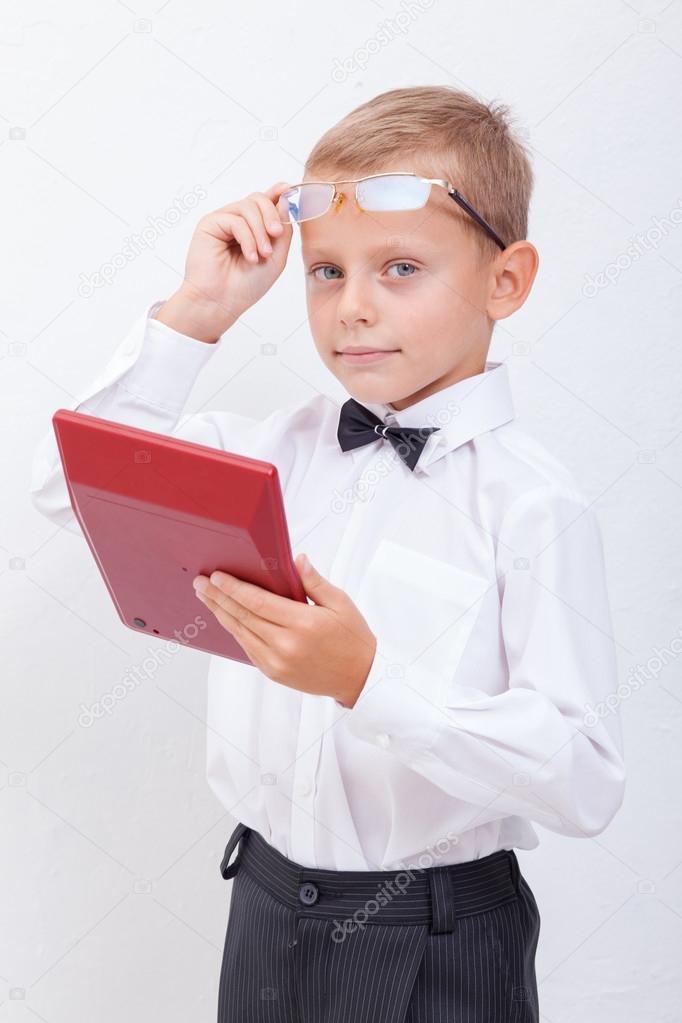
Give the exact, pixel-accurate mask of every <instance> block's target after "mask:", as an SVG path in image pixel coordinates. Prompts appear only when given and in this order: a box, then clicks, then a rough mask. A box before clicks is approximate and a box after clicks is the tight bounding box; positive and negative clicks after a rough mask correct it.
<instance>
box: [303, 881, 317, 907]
mask: <svg viewBox="0 0 682 1023" xmlns="http://www.w3.org/2000/svg"><path fill="white" fill-rule="evenodd" d="M319 896H320V892H319V890H318V887H317V885H314V884H312V882H310V881H306V883H305V884H302V885H301V887H300V888H299V889H298V897H299V900H300V901H301V902H302V903H303V905H304V906H312V905H313V903H315V902H317V900H318V898H319Z"/></svg>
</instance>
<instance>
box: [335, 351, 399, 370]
mask: <svg viewBox="0 0 682 1023" xmlns="http://www.w3.org/2000/svg"><path fill="white" fill-rule="evenodd" d="M399 351H400V349H399V348H395V349H388V348H344V349H343V351H341V352H337V353H336V354H337V355H338V356H339V357H340V358H341V359H343V361H344V362H345V363H347V364H348V365H349V366H364V365H365V364H366V363H368V362H381V361H382V360H383V359H387V358H388V357H389V356H391V355H397V354H398V352H399Z"/></svg>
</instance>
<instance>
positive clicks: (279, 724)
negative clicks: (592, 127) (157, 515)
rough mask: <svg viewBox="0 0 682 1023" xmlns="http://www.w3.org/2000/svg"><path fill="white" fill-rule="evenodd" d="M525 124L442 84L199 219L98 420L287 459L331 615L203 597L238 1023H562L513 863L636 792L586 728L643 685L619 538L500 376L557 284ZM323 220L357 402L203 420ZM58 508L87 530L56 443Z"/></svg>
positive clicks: (119, 358) (317, 294) (608, 743)
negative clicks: (599, 710)
mask: <svg viewBox="0 0 682 1023" xmlns="http://www.w3.org/2000/svg"><path fill="white" fill-rule="evenodd" d="M504 111H505V108H501V109H498V110H495V109H494V108H493V107H492V105H490V106H489V105H486V104H482V103H480V102H478V101H477V100H475V99H474V98H472V97H471V96H469V95H467V94H465V93H461V92H458V91H455V90H453V89H450V88H445V87H430V86H429V87H421V88H410V89H394V90H391V91H389V92H386V93H383V94H382V95H379V96H377V97H375V98H374V99H372V100H370V101H369V102H367V103H365V104H363V105H362V106H360V107H358V108H357V109H356V110H354V111H352V112H351V113H350V114H349V115H348V116H347V117H345V118H344V119H343V120H342V121H340V122H339V123H338V124H336V125H335V126H333V127H332V128H331V129H330V130H329V131H328V132H327V133H326V134H325V135H324V136H323V137H322V138H321V139H320V141H319V142H318V143H317V145H316V146H315V147H314V149H313V151H312V153H311V154H310V156H309V158H308V161H307V163H306V166H305V172H304V182H302V183H299V184H297V185H295V186H288V185H287V184H286V183H283V182H280V183H279V184H278V185H274V186H272V188H270V189H269V190H268V191H266V192H263V193H261V192H254V193H252V194H251V195H250V196H248V197H247V198H245V199H244V200H242V201H240V202H236V203H231V204H229V205H227V206H225V207H223V208H222V209H220V210H216V211H215V212H214V213H212V214H209V215H207V216H205V217H203V218H202V220H201V221H200V222H199V224H198V227H197V229H196V231H195V234H194V237H193V239H192V243H191V246H190V250H189V254H188V257H187V264H186V273H185V279H184V281H183V284H182V286H181V287H180V288H179V290H178V291H177V292H176V293H175V294H174V295H172V296H171V297H170V298H169V299H168V300H167V301H166V302H156V303H154V305H152V307H151V308H150V309H149V310H148V311H147V312H146V313H145V315H144V316H142V317H140V319H139V320H138V321H137V323H136V324H135V326H134V327H133V329H132V332H131V334H130V335H129V337H128V338H126V339H125V340H124V342H123V343H122V345H121V346H120V348H119V349H118V351H117V352H116V353H115V355H114V357H113V359H112V360H111V362H110V363H109V365H108V366H107V368H106V369H105V371H104V372H103V374H102V375H101V376H100V377H99V378H98V379H97V380H95V381H93V383H92V384H91V386H90V387H89V388H88V389H87V391H86V393H85V394H84V395H83V398H82V399H81V401H80V404H78V405H77V406H76V407H77V408H78V409H79V410H81V411H84V412H88V413H90V414H96V415H98V416H101V417H104V418H109V419H114V420H117V421H121V422H127V423H131V424H134V425H138V426H141V427H144V428H147V429H153V430H157V431H159V432H165V433H173V434H175V435H176V436H179V437H183V438H186V439H188V440H194V441H198V442H200V443H204V444H212V445H213V446H215V447H219V448H225V449H227V450H230V451H235V452H238V453H241V454H246V455H250V456H252V457H255V458H263V459H267V460H270V461H272V462H274V463H275V464H276V465H277V468H278V471H279V475H280V481H281V483H282V490H283V494H284V499H285V505H286V511H287V519H288V522H289V525H290V528H291V530H292V535H293V539H294V541H296V540H299V541H300V542H301V543H304V546H305V550H306V551H307V552H309V553H310V556H311V561H312V566H314V567H312V566H308V567H306V565H305V562H304V558H303V557H302V556H301V555H299V557H298V558H297V565H298V568H299V572H300V573H301V578H302V581H303V584H304V587H305V590H306V592H307V594H308V595H309V597H310V598H311V600H312V601H313V603H310V604H306V605H303V604H300V603H298V602H295V601H290V600H287V599H285V598H282V597H279V596H277V595H274V594H271V593H269V592H268V591H267V590H264V589H261V588H260V587H257V586H253V585H251V584H250V583H248V582H245V581H242V580H238V579H235V578H234V577H232V576H230V575H228V574H227V573H224V572H221V573H212V574H211V576H210V578H207V577H205V576H198V577H197V578H196V579H195V580H194V584H195V588H196V592H197V597H198V599H200V600H201V601H202V602H203V604H204V607H205V608H206V613H212V614H214V615H216V617H217V618H218V620H219V621H220V622H221V624H222V625H223V626H224V627H225V628H226V629H228V630H229V631H230V632H232V633H233V635H234V636H235V638H236V639H237V640H238V642H239V643H240V644H241V645H242V646H243V647H244V649H245V651H246V652H247V654H248V655H249V657H250V659H251V661H252V664H249V665H246V664H241V663H238V662H233V661H229V660H226V659H223V658H219V657H211V659H210V664H209V701H208V725H209V727H208V731H207V769H208V778H209V783H210V785H211V787H212V788H213V790H214V792H215V793H216V795H217V796H218V798H219V799H220V800H221V801H222V802H223V804H224V805H225V806H226V807H227V808H228V809H229V810H230V811H231V812H232V813H233V815H234V816H235V818H236V819H238V820H239V824H238V826H237V828H236V829H235V831H234V832H233V834H232V836H231V838H230V840H229V842H228V843H227V847H226V850H225V856H224V858H223V861H222V864H221V872H222V874H223V877H225V878H231V877H233V878H234V882H233V886H232V893H231V905H230V915H229V920H228V926H227V933H226V939H225V948H224V953H223V960H222V968H221V974H220V985H219V1011H218V1018H219V1021H220V1023H237V1021H239V1023H249V1021H254V1023H255V1021H260V1020H268V1021H273V1023H274V1021H282V1023H284V1021H293V1020H305V1021H306V1023H308V1021H310V1023H321V1021H326V1020H330V1021H331V1020H334V1021H349V1023H350V1021H353V1023H399V1021H405V1023H430V1021H436V1020H438V1021H444V1020H447V1021H457V1023H484V1021H485V1023H494V1021H505V1023H507V1021H512V1020H513V1021H517V1023H529V1021H537V1020H538V1019H539V1008H538V993H537V983H536V976H535V952H536V946H537V941H538V935H539V927H540V916H539V912H538V907H537V904H536V902H535V898H534V896H533V894H532V891H531V889H530V887H529V885H528V883H527V882H526V880H525V878H524V877H523V875H522V873H521V872H520V869H519V864H518V860H517V858H516V854H515V852H514V848H515V847H518V848H521V849H532V848H535V847H536V846H537V844H538V838H537V836H536V833H535V831H534V829H533V826H532V823H533V822H535V823H537V824H541V825H544V826H545V827H546V828H549V829H550V830H552V831H555V832H558V833H561V834H565V835H569V836H574V837H581V836H586V837H589V836H593V835H596V834H598V833H600V832H601V831H602V830H603V829H604V828H605V827H606V826H607V824H608V823H609V821H610V820H611V819H612V817H613V815H614V814H615V812H616V811H617V809H618V807H619V806H620V804H621V802H622V798H623V791H624V765H623V758H622V740H621V733H620V723H619V720H618V718H617V716H616V714H612V715H610V716H608V717H606V718H599V717H597V720H596V721H595V720H593V719H594V717H595V715H594V714H592V715H591V717H590V723H589V724H587V717H586V708H587V707H589V706H591V705H593V704H594V703H595V702H597V701H600V700H602V699H603V698H604V697H605V696H606V695H607V694H608V693H609V692H611V691H613V690H614V689H615V688H616V685H617V676H616V663H615V655H614V645H613V641H612V638H611V622H610V609H609V604H608V598H607V591H606V585H605V572H604V561H603V553H602V547H601V537H600V533H599V527H598V524H597V521H596V518H595V516H594V513H593V512H592V510H591V508H590V506H589V505H588V504H587V503H586V501H585V499H584V498H583V497H582V496H581V494H580V492H579V490H578V488H577V487H576V485H575V481H574V479H573V478H572V476H571V475H570V473H569V472H568V470H567V469H565V468H564V467H563V466H562V465H561V464H560V463H558V462H557V461H556V459H555V458H554V457H553V456H552V455H551V454H550V453H549V452H548V451H546V450H545V449H544V448H543V447H541V446H540V445H539V444H538V443H537V442H535V441H534V440H532V439H531V438H530V437H529V436H527V435H525V434H524V433H523V432H522V431H521V430H520V429H519V428H518V426H517V424H516V423H515V421H514V409H513V404H512V400H511V393H510V388H509V380H508V376H507V367H506V365H505V363H504V362H490V361H487V352H488V348H489V344H490V339H491V335H492V328H493V326H494V323H495V321H497V320H500V319H504V318H505V317H507V316H510V315H511V314H512V313H513V312H515V311H516V310H517V309H519V308H520V307H521V305H522V304H523V302H524V301H525V299H526V297H527V295H528V293H529V291H530V289H531V287H532V284H533V281H534V278H535V274H536V271H537V266H538V256H537V251H536V250H535V248H534V246H533V245H531V243H530V242H528V241H527V240H525V236H526V233H527V216H528V205H529V200H530V194H531V190H532V172H531V169H530V166H529V162H528V159H527V156H526V153H525V152H524V150H523V147H522V146H521V145H520V143H519V142H518V140H516V139H515V138H514V136H513V134H512V132H511V130H510V128H509V126H508V124H507V123H506V121H505V117H504ZM313 181H314V182H321V183H320V184H315V185H311V184H310V182H313ZM284 192H286V193H287V194H286V195H284V197H283V193H284ZM294 223H298V224H299V230H300V233H301V241H302V255H303V260H304V267H305V272H306V293H307V306H308V314H309V320H310V326H311V330H312V334H313V337H314V341H315V345H316V348H317V351H318V353H319V355H320V357H321V359H322V361H323V362H324V364H325V365H326V366H327V367H328V368H329V369H330V370H331V372H332V373H333V374H334V376H335V377H337V378H338V380H339V381H340V382H341V383H342V384H343V386H344V388H345V389H346V390H347V391H348V392H349V394H350V395H351V396H352V397H351V398H349V399H348V401H346V402H345V403H344V404H343V406H342V408H341V409H340V410H339V408H338V407H337V406H336V405H335V403H334V402H332V401H331V400H330V399H329V398H327V397H326V396H325V395H323V394H314V395H313V396H312V397H311V398H309V399H306V400H305V401H303V402H300V403H298V404H297V405H295V406H289V407H286V408H283V409H278V410H276V411H275V412H272V413H270V414H269V415H267V416H265V418H263V419H262V420H255V419H248V418H246V417H243V416H239V415H237V414H235V413H228V412H222V411H215V412H199V413H196V414H193V415H185V416H182V415H181V413H182V408H183V406H184V403H185V401H186V399H187V397H188V395H189V392H190V390H191V388H192V385H193V382H194V380H195V379H196V376H197V374H198V373H199V371H200V369H201V368H202V366H203V365H204V364H205V363H206V362H207V361H208V359H209V358H210V356H211V354H212V352H213V351H215V348H214V345H215V343H216V342H217V341H218V340H219V339H220V338H221V337H222V336H223V335H224V334H225V333H226V332H228V342H227V343H229V328H230V326H232V325H233V324H234V322H235V321H236V320H237V319H238V318H239V316H240V315H241V314H242V312H244V311H245V310H246V309H248V308H249V307H250V306H252V305H253V304H254V303H255V302H256V301H257V300H258V299H259V298H260V297H261V296H262V295H263V294H264V293H265V292H266V291H267V290H268V288H269V287H270V286H271V285H272V283H273V282H274V281H275V280H276V279H277V277H278V276H279V275H280V273H281V271H282V269H283V267H284V265H285V262H286V258H287V254H288V250H289V246H290V242H291V237H292V233H293V224H294ZM337 275H338V276H337ZM354 349H355V351H353V350H354ZM362 349H364V355H363V353H362ZM368 350H369V352H368ZM285 359H286V356H285ZM32 490H33V494H34V501H35V504H36V506H37V507H38V508H39V510H40V511H42V512H43V513H44V514H46V515H49V516H50V517H51V518H52V519H54V520H55V521H56V522H59V523H60V524H63V525H65V526H67V528H69V526H70V527H71V528H73V521H74V520H73V518H72V516H71V514H70V510H69V501H68V496H67V494H66V490H65V486H64V480H63V476H62V474H61V470H60V465H59V459H58V455H57V452H56V448H55V445H54V441H53V439H52V436H51V434H50V432H49V431H48V434H47V436H46V437H45V438H44V440H43V442H42V444H41V447H40V449H39V451H38V452H37V454H36V462H35V466H34V480H33V485H32ZM76 528H77V527H76ZM235 849H236V850H237V851H236V855H235V859H234V861H233V862H231V857H232V854H233V852H234V851H235Z"/></svg>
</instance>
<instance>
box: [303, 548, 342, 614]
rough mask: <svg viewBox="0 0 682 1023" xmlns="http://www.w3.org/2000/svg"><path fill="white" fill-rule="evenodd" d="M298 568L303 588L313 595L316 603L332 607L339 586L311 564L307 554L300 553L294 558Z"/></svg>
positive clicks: (310, 595)
mask: <svg viewBox="0 0 682 1023" xmlns="http://www.w3.org/2000/svg"><path fill="white" fill-rule="evenodd" d="M294 560H295V562H296V567H297V568H298V572H299V575H300V577H301V582H302V583H303V589H304V590H305V592H306V594H307V595H308V596H309V597H312V598H313V600H314V601H315V603H316V604H321V605H322V606H323V607H332V606H333V605H334V604H335V603H336V601H335V595H336V590H337V587H336V586H334V584H333V583H330V582H329V580H328V579H325V577H324V576H323V575H320V573H319V572H318V571H317V569H316V568H314V567H313V565H311V563H310V561H309V559H308V558H307V557H306V555H305V554H298V555H297V556H296V558H295V559H294Z"/></svg>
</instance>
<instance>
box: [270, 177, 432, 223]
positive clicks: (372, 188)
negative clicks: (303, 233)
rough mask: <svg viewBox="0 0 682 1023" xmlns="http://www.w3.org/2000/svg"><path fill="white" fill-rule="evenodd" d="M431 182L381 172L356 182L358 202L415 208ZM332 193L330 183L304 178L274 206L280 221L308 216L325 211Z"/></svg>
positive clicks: (386, 207) (382, 207)
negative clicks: (276, 207)
mask: <svg viewBox="0 0 682 1023" xmlns="http://www.w3.org/2000/svg"><path fill="white" fill-rule="evenodd" d="M430 188H431V185H430V183H429V182H428V181H424V180H423V179H422V178H418V177H413V176H412V175H409V174H405V175H401V174H385V175H381V176H379V177H375V178H366V179H365V180H364V181H360V182H359V183H358V193H357V194H358V202H359V203H360V205H361V206H362V208H363V209H365V210H369V211H372V212H380V211H382V210H384V211H393V210H416V209H419V208H420V207H421V206H423V205H424V204H425V202H426V200H427V199H428V196H429V190H430ZM333 196H334V186H333V185H332V184H327V183H322V184H317V183H315V182H304V183H303V184H300V185H296V186H295V187H294V188H290V189H289V190H288V191H286V192H283V193H282V195H281V196H280V198H279V200H278V203H277V206H278V210H279V212H280V219H282V220H283V221H284V223H287V222H288V223H300V222H301V221H302V220H311V219H312V218H313V217H319V216H321V215H322V214H323V213H325V212H326V211H327V209H328V208H329V205H330V203H331V201H332V198H333Z"/></svg>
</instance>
